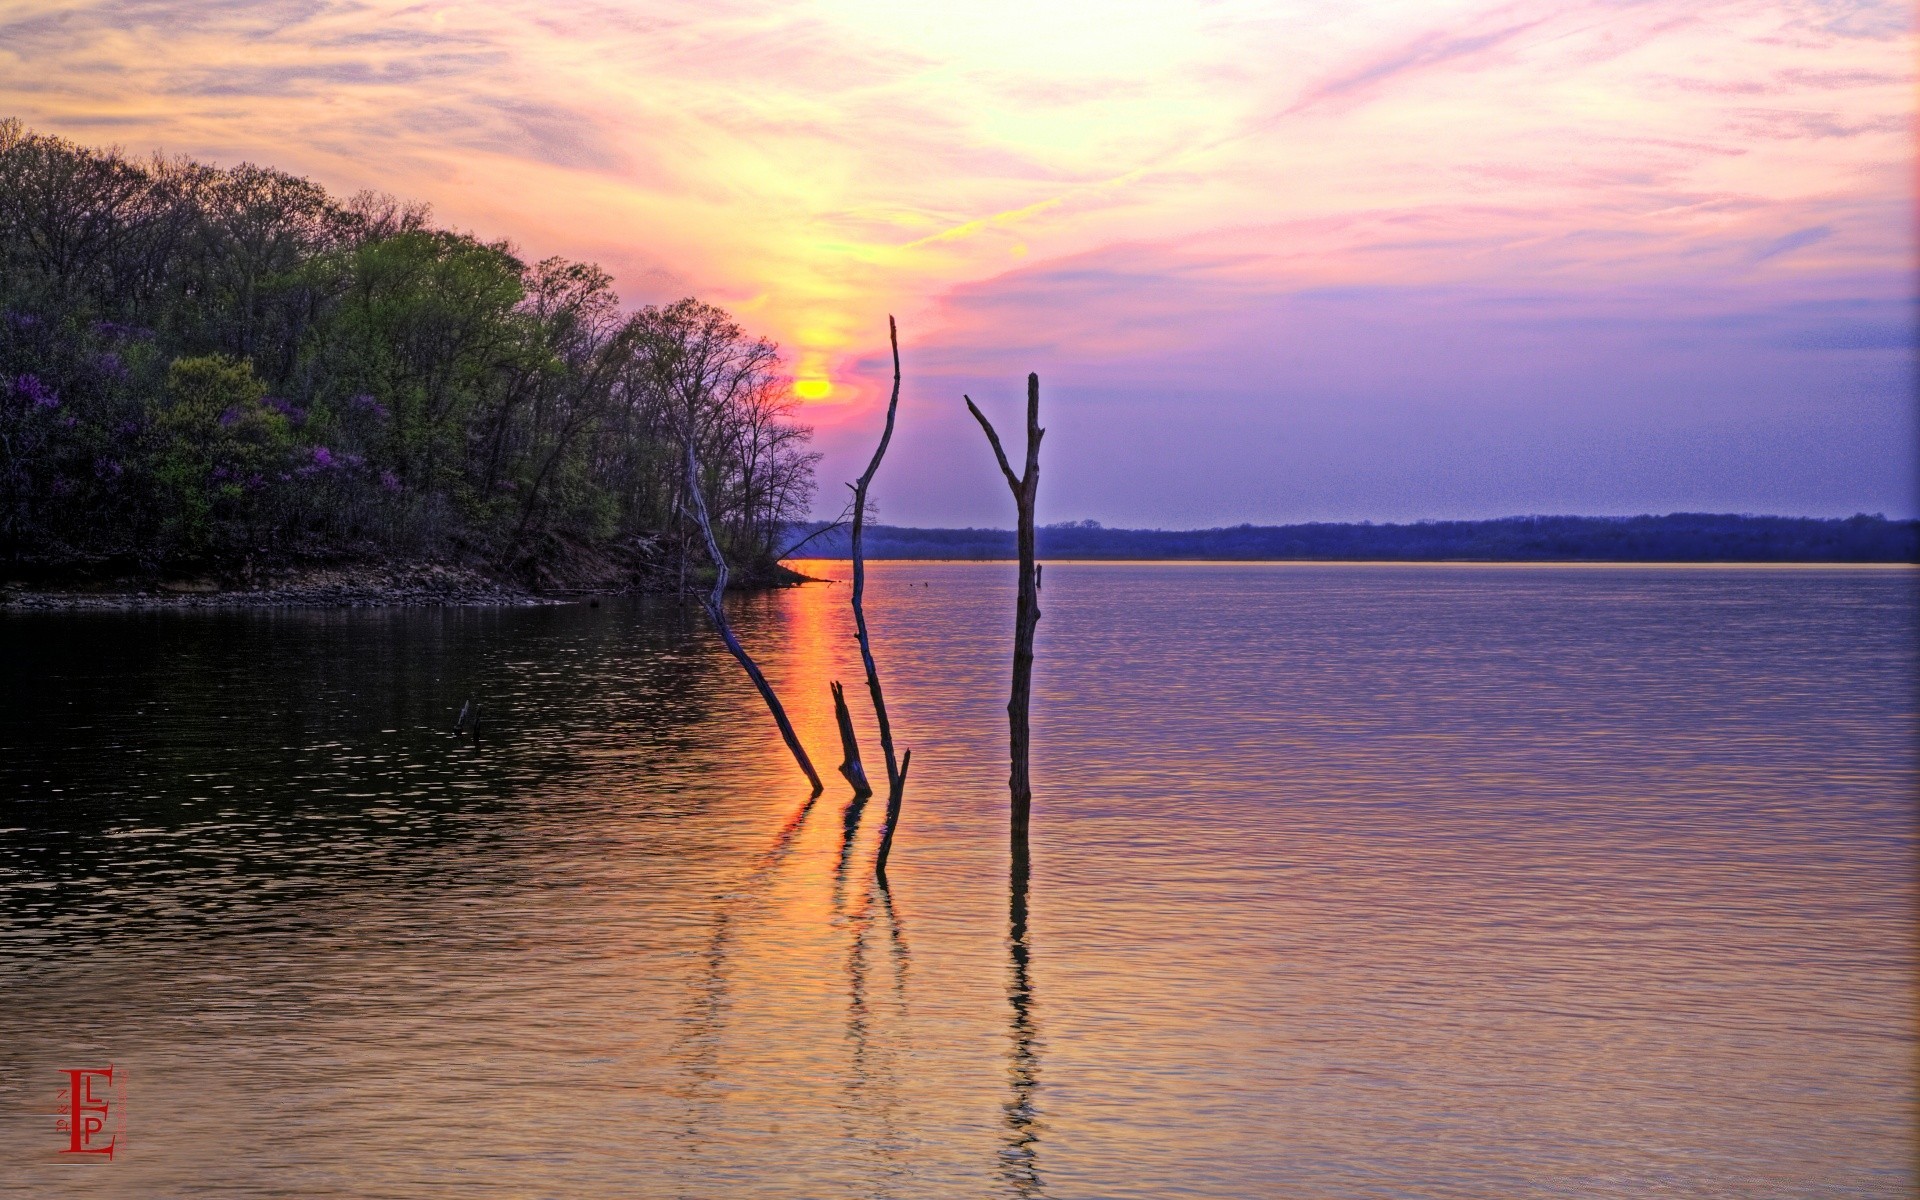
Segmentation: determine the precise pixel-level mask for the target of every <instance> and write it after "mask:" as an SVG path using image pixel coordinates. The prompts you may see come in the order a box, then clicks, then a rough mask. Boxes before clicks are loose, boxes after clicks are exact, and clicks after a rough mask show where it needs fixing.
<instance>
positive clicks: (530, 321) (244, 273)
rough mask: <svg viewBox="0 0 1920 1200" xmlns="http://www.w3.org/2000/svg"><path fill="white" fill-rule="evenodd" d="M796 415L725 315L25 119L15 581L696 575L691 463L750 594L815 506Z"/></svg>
mask: <svg viewBox="0 0 1920 1200" xmlns="http://www.w3.org/2000/svg"><path fill="white" fill-rule="evenodd" d="M791 395H792V392H791V384H790V380H789V378H788V377H787V375H786V374H785V373H784V372H783V369H782V359H781V356H780V354H779V351H778V348H777V347H776V346H774V345H773V344H772V343H771V342H769V341H767V340H765V339H763V338H758V337H754V336H752V335H751V334H749V333H748V332H746V331H745V330H743V329H742V328H741V327H740V325H739V324H737V323H736V322H735V321H734V320H732V319H731V318H730V317H729V316H728V314H727V313H725V312H724V311H722V310H720V309H718V308H715V307H713V306H711V305H708V304H704V303H701V302H699V301H697V300H692V299H688V300H682V301H680V302H678V303H675V304H671V305H666V306H648V307H643V308H640V309H638V310H637V311H632V310H627V309H625V308H623V307H622V305H621V302H620V298H619V297H618V296H617V295H616V294H615V292H614V290H613V286H612V282H611V280H610V278H609V276H608V275H607V273H606V272H604V271H602V270H601V269H600V268H598V267H596V266H594V265H592V264H589V263H580V262H569V261H566V260H564V259H559V258H547V259H543V260H541V261H538V262H528V261H526V260H525V259H523V258H522V257H521V256H520V255H519V254H518V253H517V252H516V251H515V249H514V248H513V247H512V246H511V245H509V244H507V243H505V242H499V241H485V240H482V239H481V238H478V237H475V236H473V235H472V234H468V233H461V232H456V231H453V230H449V229H445V228H440V227H437V226H436V225H434V224H433V223H432V221H431V220H430V217H429V213H428V210H427V209H426V208H424V207H422V206H419V205H413V204H405V203H401V202H399V201H396V200H394V199H392V198H390V197H386V196H382V195H377V194H373V193H361V194H358V195H354V196H351V197H347V198H345V199H342V198H339V197H335V196H332V195H329V194H328V193H327V192H326V191H325V190H324V189H323V188H321V187H320V186H318V185H316V184H314V183H312V182H310V181H308V180H306V179H302V178H298V177H296V176H293V175H290V174H287V173H285V172H282V171H277V170H274V169H271V168H267V167H259V166H253V165H248V164H242V165H239V166H235V167H230V168H221V167H216V166H209V165H206V164H204V163H199V162H195V161H191V160H189V159H184V158H162V157H155V158H152V159H147V160H137V159H134V158H132V157H129V156H128V155H126V154H124V153H121V152H119V151H115V150H99V149H91V148H87V147H84V146H80V145H76V144H74V143H72V142H70V141H67V140H64V139H61V138H57V137H49V136H43V135H39V134H35V133H33V132H30V131H28V130H26V129H24V128H23V127H22V126H21V124H20V123H19V122H18V121H0V573H4V574H7V575H11V576H14V577H27V576H32V575H35V574H47V573H50V572H53V573H57V572H61V571H73V570H76V569H113V570H134V571H147V572H158V571H161V570H167V571H178V570H181V569H183V568H192V567H200V568H218V569H227V570H231V569H234V568H236V566H237V565H238V564H245V565H246V566H247V568H248V569H249V570H250V569H251V567H252V565H253V564H255V563H256V562H257V563H267V562H276V561H285V560H287V559H289V558H302V557H304V558H316V559H326V558H335V559H341V558H347V559H351V558H356V557H367V558H379V557H393V556H399V557H414V558H431V559H444V560H448V561H457V562H461V563H465V564H470V565H479V566H483V567H485V568H487V569H489V570H492V571H495V572H498V573H500V574H501V575H502V576H503V577H515V578H523V579H526V580H529V581H534V582H537V581H538V580H539V579H540V578H542V577H543V576H546V575H550V574H551V573H552V572H554V571H557V570H561V569H562V567H563V565H564V564H563V560H565V559H567V558H568V557H569V556H576V557H577V556H579V555H580V554H582V553H588V552H594V551H595V550H596V549H598V550H605V549H606V548H609V547H612V548H617V549H619V550H620V551H621V552H622V553H624V554H625V555H626V556H627V558H628V559H635V558H639V559H650V560H652V561H654V562H656V563H663V562H671V561H673V560H675V559H676V558H677V559H678V561H679V562H680V564H681V566H682V569H683V570H684V562H685V560H684V557H680V554H679V547H680V546H682V545H685V544H686V543H687V542H688V541H690V540H695V539H697V533H696V532H695V531H694V529H693V527H692V525H691V524H690V523H689V521H688V518H687V509H688V504H687V501H688V492H687V487H688V485H687V472H686V471H685V469H684V462H685V456H684V447H685V445H686V442H687V440H691V442H692V444H693V446H694V448H695V450H696V458H697V461H698V463H699V474H700V486H701V490H702V491H703V493H704V499H705V501H706V504H707V507H708V510H709V511H710V513H711V517H712V523H713V526H714V530H715V533H716V535H717V536H718V538H719V541H720V544H721V546H722V547H723V550H724V552H725V553H726V554H727V556H728V557H729V558H730V559H732V560H733V561H734V563H735V565H736V571H735V577H736V578H740V577H743V576H744V577H745V578H746V579H748V580H749V581H751V580H753V579H754V578H755V576H756V572H758V573H759V574H760V575H761V576H764V575H765V574H766V572H767V571H768V570H770V569H771V568H772V565H773V556H774V554H775V553H776V551H777V550H778V548H779V546H778V545H777V544H776V543H777V542H778V539H779V538H780V537H781V536H782V535H783V534H784V533H785V531H786V529H787V528H788V526H789V524H790V523H791V522H792V521H794V520H796V519H799V518H802V517H804V516H805V515H806V513H807V512H808V508H809V503H810V501H811V499H812V491H813V467H814V464H815V462H816V460H817V458H818V455H817V454H815V453H813V452H812V451H810V450H809V449H808V442H809V439H810V436H811V431H810V430H809V429H808V428H807V427H806V426H804V425H803V424H801V423H799V422H798V421H797V420H795V417H794V406H793V401H792V399H791ZM696 544H697V541H696Z"/></svg>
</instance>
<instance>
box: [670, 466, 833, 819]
mask: <svg viewBox="0 0 1920 1200" xmlns="http://www.w3.org/2000/svg"><path fill="white" fill-rule="evenodd" d="M684 441H685V444H686V450H687V493H688V495H689V496H691V497H692V499H693V515H694V517H695V519H697V520H698V521H699V523H700V532H701V533H703V534H705V535H706V539H707V555H708V557H710V558H712V559H713V572H714V574H713V591H712V592H710V593H709V594H708V595H706V596H704V597H702V599H701V604H702V606H703V607H704V608H705V609H706V610H707V619H708V620H710V621H712V622H713V629H714V632H715V633H718V634H719V635H720V640H721V641H723V642H725V643H726V644H727V649H728V650H730V651H732V652H733V657H734V658H735V659H737V660H739V663H740V666H741V667H742V668H744V669H745V670H746V672H747V678H749V679H751V680H753V686H754V687H756V688H758V689H759V690H760V698H761V699H762V700H765V701H766V702H767V711H768V712H771V713H772V714H773V721H774V724H776V725H778V726H779V727H780V736H781V738H783V739H784V740H785V741H786V743H787V749H789V750H791V751H793V761H795V762H797V763H799V764H800V769H801V770H802V771H804V772H806V776H807V781H808V782H809V783H811V784H813V794H814V795H816V796H817V795H819V794H820V793H821V792H823V791H825V790H826V785H824V784H822V783H821V782H820V773H819V772H818V771H815V770H814V769H813V760H811V759H809V758H808V757H807V750H806V747H804V746H802V745H801V744H800V735H799V734H797V733H795V732H794V731H793V722H792V721H789V720H787V710H786V709H785V708H784V707H782V706H781V704H780V697H778V696H776V695H774V694H773V685H772V684H770V683H768V682H767V677H766V676H765V675H762V674H761V673H760V667H759V664H757V663H755V662H754V661H753V656H752V655H750V654H748V653H747V651H746V648H745V647H743V646H742V645H741V644H740V639H739V638H737V637H735V636H733V627H732V626H731V625H729V624H728V623H727V611H726V608H725V607H724V606H723V604H722V603H721V601H722V600H723V599H724V597H725V595H726V591H727V560H726V558H725V557H724V556H723V555H722V554H721V553H720V543H719V542H717V541H715V540H714V537H713V523H712V522H711V521H710V520H708V518H707V500H706V497H705V496H703V495H701V493H700V464H699V462H698V460H696V459H695V458H694V456H693V438H692V436H691V434H689V435H687V436H686V437H685V438H684Z"/></svg>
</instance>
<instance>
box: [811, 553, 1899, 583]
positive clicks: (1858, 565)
mask: <svg viewBox="0 0 1920 1200" xmlns="http://www.w3.org/2000/svg"><path fill="white" fill-rule="evenodd" d="M781 561H782V562H785V563H806V562H831V563H851V562H852V561H853V560H852V559H850V558H847V557H844V556H842V557H838V558H835V557H832V556H829V555H820V554H798V555H795V556H793V557H792V558H788V559H783V560H781ZM868 561H869V562H873V563H892V562H900V563H908V562H911V563H1018V562H1019V561H1020V560H1019V559H1017V558H950V557H949V558H909V557H906V556H904V555H895V556H892V557H886V558H881V557H876V556H871V555H870V556H868ZM1036 561H1038V562H1039V563H1041V564H1042V565H1052V564H1056V563H1059V564H1068V563H1071V564H1072V565H1074V566H1077V567H1176V566H1177V567H1591V568H1601V567H1665V568H1682V569H1699V570H1718V569H1728V568H1744V569H1752V570H1761V569H1764V570H1805V571H1822V570H1834V569H1836V568H1840V569H1846V570H1861V571H1920V562H1858V561H1848V560H1844V559H1842V560H1834V561H1831V562H1827V561H1817V560H1812V559H1793V560H1785V561H1780V560H1776V561H1767V560H1758V561H1742V560H1734V559H1728V560H1724V561H1723V560H1717V559H1671V560H1661V559H1577V558H1561V559H1542V558H1514V559H1505V558H1059V557H1052V558H1050V557H1048V556H1046V555H1041V556H1040V557H1039V558H1038V559H1037V560H1036ZM814 582H823V581H820V580H815V581H814Z"/></svg>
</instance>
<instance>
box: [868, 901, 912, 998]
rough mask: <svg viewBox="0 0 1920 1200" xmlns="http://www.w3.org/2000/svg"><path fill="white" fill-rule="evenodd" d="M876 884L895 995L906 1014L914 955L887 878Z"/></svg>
mask: <svg viewBox="0 0 1920 1200" xmlns="http://www.w3.org/2000/svg"><path fill="white" fill-rule="evenodd" d="M874 883H875V885H876V887H875V892H876V893H877V894H878V895H879V897H880V909H881V911H882V912H884V913H886V914H887V944H888V946H889V947H890V948H891V949H892V951H893V994H894V996H895V998H897V999H898V1000H899V1002H900V1009H901V1011H902V1012H903V1013H904V1012H905V1011H906V1007H907V967H908V966H909V965H910V964H911V963H912V961H913V955H912V954H911V953H909V951H908V950H907V928H906V926H905V925H902V924H901V923H900V914H899V913H897V912H895V911H894V909H893V892H892V891H890V890H889V889H888V888H887V879H886V876H884V875H882V876H880V877H879V878H878V879H876V880H875V881H874Z"/></svg>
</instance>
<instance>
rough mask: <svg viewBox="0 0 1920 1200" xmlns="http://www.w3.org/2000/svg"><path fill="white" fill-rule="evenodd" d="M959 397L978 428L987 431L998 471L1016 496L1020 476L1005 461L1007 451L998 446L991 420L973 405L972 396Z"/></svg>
mask: <svg viewBox="0 0 1920 1200" xmlns="http://www.w3.org/2000/svg"><path fill="white" fill-rule="evenodd" d="M960 398H961V399H962V400H965V401H966V402H967V411H968V412H970V413H972V414H973V419H974V420H976V421H978V422H980V428H982V429H984V430H986V431H987V441H989V442H991V443H993V456H994V457H995V458H997V459H999V460H1000V473H1001V474H1002V475H1005V476H1006V477H1007V486H1008V487H1010V488H1012V489H1013V494H1014V495H1016V496H1018V495H1019V494H1020V477H1019V476H1018V475H1015V474H1014V473H1013V464H1012V463H1009V462H1008V461H1007V452H1006V451H1005V450H1003V449H1001V448H1000V435H999V434H997V433H995V432H994V431H993V422H991V421H989V420H987V415H986V414H985V413H983V412H981V411H980V410H979V409H978V408H976V407H974V403H973V397H972V396H962V397H960Z"/></svg>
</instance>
